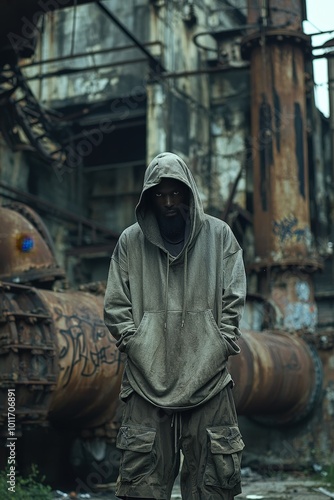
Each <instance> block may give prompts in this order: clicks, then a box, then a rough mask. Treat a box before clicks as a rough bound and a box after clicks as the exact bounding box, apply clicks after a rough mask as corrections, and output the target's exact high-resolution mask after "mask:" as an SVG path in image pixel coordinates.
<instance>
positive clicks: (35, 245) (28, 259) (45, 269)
mask: <svg viewBox="0 0 334 500" xmlns="http://www.w3.org/2000/svg"><path fill="white" fill-rule="evenodd" d="M0 220H1V231H0V279H1V280H5V281H14V282H16V283H25V282H29V283H31V282H37V281H38V282H41V281H54V280H55V279H57V278H63V277H64V276H65V273H64V270H63V269H61V268H60V267H59V265H58V264H57V261H56V258H55V255H54V251H53V246H52V241H51V238H50V235H49V233H48V230H47V228H46V227H45V225H44V224H43V222H42V220H41V218H40V217H39V216H38V215H37V214H36V212H34V211H33V210H31V209H30V208H29V207H27V206H26V205H24V204H22V203H12V204H10V205H9V206H8V207H0Z"/></svg>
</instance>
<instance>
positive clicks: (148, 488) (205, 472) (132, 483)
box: [116, 383, 244, 500]
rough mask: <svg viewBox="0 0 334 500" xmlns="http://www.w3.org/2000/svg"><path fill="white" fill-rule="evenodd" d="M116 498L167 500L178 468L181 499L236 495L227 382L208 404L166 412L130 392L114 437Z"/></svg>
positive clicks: (237, 448) (238, 441)
mask: <svg viewBox="0 0 334 500" xmlns="http://www.w3.org/2000/svg"><path fill="white" fill-rule="evenodd" d="M117 447H118V448H119V449H120V450H122V457H121V462H120V470H119V477H118V480H117V489H116V496H117V497H119V498H123V499H126V498H145V499H158V500H169V499H170V498H171V492H172V488H173V484H174V481H175V479H176V477H177V475H178V473H179V469H180V450H182V454H183V457H184V458H183V463H182V466H181V475H180V484H181V493H182V499H183V500H232V499H233V498H234V497H235V496H236V495H238V494H239V493H241V477H240V476H241V474H240V465H241V453H242V449H243V447H244V444H243V441H242V438H241V435H240V431H239V427H238V424H237V416H236V411H235V406H234V400H233V396H232V383H230V384H229V385H228V386H227V387H225V388H224V389H223V390H222V391H221V392H220V393H218V394H217V395H216V396H214V397H213V398H212V399H211V400H209V401H208V402H207V403H205V404H203V405H201V406H199V407H196V408H193V409H191V410H186V411H182V412H175V413H171V412H169V411H168V412H166V411H164V410H163V409H160V408H157V407H155V406H153V405H151V404H150V403H149V402H147V401H146V400H144V399H143V398H141V397H140V396H139V395H138V394H136V393H134V392H133V393H132V394H131V395H130V396H129V398H128V399H127V401H126V405H125V408H124V414H123V421H122V425H121V427H120V430H119V433H118V436H117Z"/></svg>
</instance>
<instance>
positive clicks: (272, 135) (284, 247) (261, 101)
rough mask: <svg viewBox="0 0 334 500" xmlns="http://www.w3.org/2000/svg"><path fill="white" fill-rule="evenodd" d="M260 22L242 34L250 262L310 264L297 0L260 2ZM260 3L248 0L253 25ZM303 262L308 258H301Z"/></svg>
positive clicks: (305, 41)
mask: <svg viewBox="0 0 334 500" xmlns="http://www.w3.org/2000/svg"><path fill="white" fill-rule="evenodd" d="M267 4H268V9H267V12H268V16H269V20H268V23H267V25H266V27H265V28H264V27H263V26H262V28H261V27H260V24H259V29H258V31H255V32H252V33H250V34H248V35H247V36H246V37H245V38H244V39H243V41H242V50H243V55H244V57H245V58H248V59H250V63H251V65H250V67H251V92H252V100H251V107H252V109H251V128H252V158H253V176H254V232H255V252H256V261H257V263H258V264H259V265H261V266H262V267H266V265H284V264H287V265H298V264H303V265H307V264H308V263H310V264H312V265H314V260H315V259H314V258H313V255H312V250H311V229H310V208H309V185H308V163H307V138H306V97H305V77H304V75H305V69H304V64H305V54H306V53H307V51H310V39H309V37H307V36H306V35H305V34H303V33H302V29H301V20H302V17H303V12H302V8H301V2H300V1H299V0H293V1H291V0H289V1H288V0H279V1H277V2H275V3H274V2H271V1H269V2H267ZM261 5H262V2H260V1H259V0H248V22H249V23H250V24H252V23H253V24H254V22H255V20H256V16H257V17H258V16H259V12H260V7H261ZM308 261H309V262H308Z"/></svg>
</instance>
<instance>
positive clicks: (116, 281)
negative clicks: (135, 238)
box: [104, 234, 136, 351]
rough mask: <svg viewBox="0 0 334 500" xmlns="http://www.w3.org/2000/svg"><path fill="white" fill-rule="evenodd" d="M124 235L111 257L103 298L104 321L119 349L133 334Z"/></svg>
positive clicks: (123, 349) (124, 347)
mask: <svg viewBox="0 0 334 500" xmlns="http://www.w3.org/2000/svg"><path fill="white" fill-rule="evenodd" d="M126 246H127V245H126V237H125V235H124V234H123V235H121V236H120V238H119V240H118V242H117V245H116V247H115V249H114V253H113V255H112V257H111V262H110V268H109V275H108V282H107V289H106V294H105V298H104V322H105V324H106V326H107V327H108V329H109V331H110V333H111V335H112V336H113V337H114V338H115V339H116V341H117V342H116V345H117V347H118V349H119V350H120V351H125V350H126V344H127V342H128V341H129V339H130V338H131V337H132V336H133V335H134V333H135V331H136V326H135V324H134V321H133V317H132V304H131V294H130V288H129V275H128V271H127V258H126Z"/></svg>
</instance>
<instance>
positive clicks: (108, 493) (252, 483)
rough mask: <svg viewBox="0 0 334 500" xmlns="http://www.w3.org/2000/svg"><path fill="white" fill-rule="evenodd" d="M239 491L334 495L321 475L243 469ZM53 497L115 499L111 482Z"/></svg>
mask: <svg viewBox="0 0 334 500" xmlns="http://www.w3.org/2000/svg"><path fill="white" fill-rule="evenodd" d="M242 472H243V474H242V475H243V481H242V484H243V492H242V493H241V494H240V495H238V496H237V497H236V500H326V499H329V498H334V488H333V487H330V486H329V485H327V484H326V481H325V478H323V477H320V476H319V478H317V477H314V478H313V477H312V478H311V477H309V476H304V475H302V474H283V473H279V474H277V475H276V476H271V477H264V476H260V475H259V474H257V473H256V472H253V471H251V470H250V469H244V470H243V471H242ZM54 498H55V499H60V498H63V499H66V498H72V499H73V498H74V499H84V498H86V499H90V500H117V498H116V497H115V495H114V485H109V487H108V489H106V490H104V491H101V492H99V493H94V494H88V493H86V494H79V495H75V492H72V493H70V492H56V491H55V492H54ZM172 500H181V492H180V486H179V484H178V482H176V484H175V486H174V489H173V494H172Z"/></svg>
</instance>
